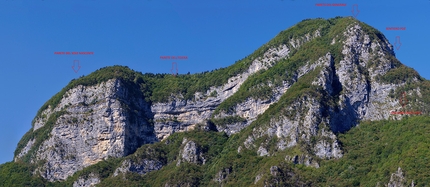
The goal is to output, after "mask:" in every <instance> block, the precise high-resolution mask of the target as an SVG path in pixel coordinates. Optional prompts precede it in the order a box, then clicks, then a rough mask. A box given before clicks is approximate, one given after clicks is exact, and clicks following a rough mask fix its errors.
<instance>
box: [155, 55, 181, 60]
mask: <svg viewBox="0 0 430 187" xmlns="http://www.w3.org/2000/svg"><path fill="white" fill-rule="evenodd" d="M160 59H161V60H188V56H160Z"/></svg>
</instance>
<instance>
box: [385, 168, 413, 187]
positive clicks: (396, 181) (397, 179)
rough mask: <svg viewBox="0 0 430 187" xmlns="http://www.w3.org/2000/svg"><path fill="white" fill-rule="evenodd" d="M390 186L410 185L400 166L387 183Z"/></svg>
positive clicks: (402, 186)
mask: <svg viewBox="0 0 430 187" xmlns="http://www.w3.org/2000/svg"><path fill="white" fill-rule="evenodd" d="M387 186H388V187H405V186H408V184H407V180H406V178H405V175H404V174H403V171H402V168H400V167H399V168H398V169H397V171H396V172H395V173H392V174H391V177H390V181H389V182H388V184H387ZM410 186H411V187H414V186H415V184H414V181H413V180H412V182H411V185H410Z"/></svg>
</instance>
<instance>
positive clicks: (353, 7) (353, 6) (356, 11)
mask: <svg viewBox="0 0 430 187" xmlns="http://www.w3.org/2000/svg"><path fill="white" fill-rule="evenodd" d="M356 9H357V10H356ZM354 10H355V11H354ZM351 12H352V15H353V16H354V18H357V16H358V13H360V10H358V5H357V4H355V5H352V10H351Z"/></svg>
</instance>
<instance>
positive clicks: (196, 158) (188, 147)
mask: <svg viewBox="0 0 430 187" xmlns="http://www.w3.org/2000/svg"><path fill="white" fill-rule="evenodd" d="M182 145H184V147H183V148H182V149H181V151H180V152H179V159H178V162H177V163H176V166H179V165H180V164H181V162H188V163H194V164H205V163H206V159H205V157H204V156H203V152H202V150H201V148H200V146H198V145H197V144H196V143H195V142H194V141H192V140H187V139H186V138H184V139H183V141H182Z"/></svg>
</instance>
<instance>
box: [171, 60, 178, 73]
mask: <svg viewBox="0 0 430 187" xmlns="http://www.w3.org/2000/svg"><path fill="white" fill-rule="evenodd" d="M175 70H176V71H175ZM170 72H171V73H172V75H173V76H176V75H177V74H178V64H177V63H176V62H172V69H170ZM175 72H176V73H175Z"/></svg>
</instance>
